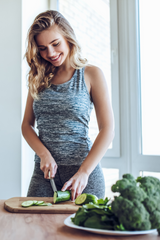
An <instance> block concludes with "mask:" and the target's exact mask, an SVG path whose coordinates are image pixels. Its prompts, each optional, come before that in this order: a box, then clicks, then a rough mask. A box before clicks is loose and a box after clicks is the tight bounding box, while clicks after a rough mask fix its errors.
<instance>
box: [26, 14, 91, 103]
mask: <svg viewBox="0 0 160 240" xmlns="http://www.w3.org/2000/svg"><path fill="white" fill-rule="evenodd" d="M54 24H56V25H57V26H58V28H59V30H60V33H61V34H62V36H63V37H64V38H65V39H66V40H67V42H68V43H69V47H70V54H69V57H70V63H71V66H72V67H73V68H75V69H79V68H82V67H84V66H86V65H87V59H85V58H82V57H81V47H80V45H79V44H78V42H77V39H76V36H75V33H74V30H73V29H72V27H71V26H70V24H69V22H68V21H67V20H66V19H65V18H64V16H63V15H62V14H61V13H59V12H57V11H51V10H49V11H46V12H43V13H40V14H39V15H38V16H37V17H36V18H35V20H34V22H33V24H32V25H31V27H30V29H29V31H28V37H27V40H28V46H27V50H26V53H25V57H26V59H27V62H28V65H29V67H30V71H29V73H28V87H29V91H30V93H31V95H32V97H33V98H38V93H39V92H41V91H43V90H44V89H45V88H47V87H50V84H51V80H52V78H53V76H54V74H55V69H56V68H55V67H54V66H53V65H52V64H51V63H50V62H48V61H46V60H45V59H43V58H42V57H41V56H40V53H39V50H38V47H37V44H36V41H35V38H36V36H37V35H38V34H39V33H41V32H42V31H44V30H46V29H49V28H50V27H51V26H53V25H54Z"/></svg>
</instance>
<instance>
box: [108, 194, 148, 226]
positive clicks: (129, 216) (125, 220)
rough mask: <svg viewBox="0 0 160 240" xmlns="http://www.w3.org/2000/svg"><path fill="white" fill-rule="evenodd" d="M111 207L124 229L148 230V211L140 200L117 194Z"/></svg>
mask: <svg viewBox="0 0 160 240" xmlns="http://www.w3.org/2000/svg"><path fill="white" fill-rule="evenodd" d="M111 208H112V211H113V213H114V214H115V215H116V216H117V217H118V219H119V221H120V223H122V224H123V226H124V228H125V229H126V230H148V229H150V228H151V223H150V220H149V213H148V212H147V210H146V209H145V207H144V206H143V204H142V203H141V202H140V201H138V200H133V201H130V200H128V199H126V198H124V197H122V196H119V197H115V200H114V201H113V202H112V204H111Z"/></svg>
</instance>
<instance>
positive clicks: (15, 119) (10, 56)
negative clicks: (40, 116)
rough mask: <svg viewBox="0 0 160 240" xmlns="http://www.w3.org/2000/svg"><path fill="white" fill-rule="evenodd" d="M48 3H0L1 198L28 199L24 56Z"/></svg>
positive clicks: (29, 157)
mask: <svg viewBox="0 0 160 240" xmlns="http://www.w3.org/2000/svg"><path fill="white" fill-rule="evenodd" d="M48 5H49V1H48V0H41V1H38V0H15V1H12V0H5V1H4V0H2V1H0V23H1V24H0V33H1V37H0V53H1V57H0V89H1V93H0V199H7V198H11V197H16V196H25V195H26V193H27V188H28V185H29V181H30V178H31V175H32V171H33V166H34V154H33V151H32V150H31V149H30V147H29V146H28V145H27V143H26V142H25V140H24V139H23V138H22V134H21V122H22V117H23V113H24V108H25V101H26V95H27V86H26V85H27V84H26V70H27V66H26V63H25V60H23V56H24V53H25V39H26V35H27V31H28V28H29V26H30V24H31V23H32V21H33V19H34V18H35V16H36V15H37V14H39V13H40V12H42V11H46V10H47V9H48Z"/></svg>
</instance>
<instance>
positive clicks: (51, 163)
mask: <svg viewBox="0 0 160 240" xmlns="http://www.w3.org/2000/svg"><path fill="white" fill-rule="evenodd" d="M40 169H41V170H42V171H43V172H44V178H46V179H50V178H54V177H55V175H56V172H57V163H56V162H55V160H54V158H53V157H52V155H51V154H50V153H47V154H45V155H44V156H41V162H40ZM49 171H50V177H49Z"/></svg>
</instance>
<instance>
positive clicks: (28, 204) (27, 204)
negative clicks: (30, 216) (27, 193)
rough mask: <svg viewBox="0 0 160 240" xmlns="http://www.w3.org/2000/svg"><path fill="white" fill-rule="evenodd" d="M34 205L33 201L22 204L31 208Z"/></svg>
mask: <svg viewBox="0 0 160 240" xmlns="http://www.w3.org/2000/svg"><path fill="white" fill-rule="evenodd" d="M33 204H34V202H33V201H25V202H23V203H22V204H21V206H22V207H30V206H32V205H33Z"/></svg>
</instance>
